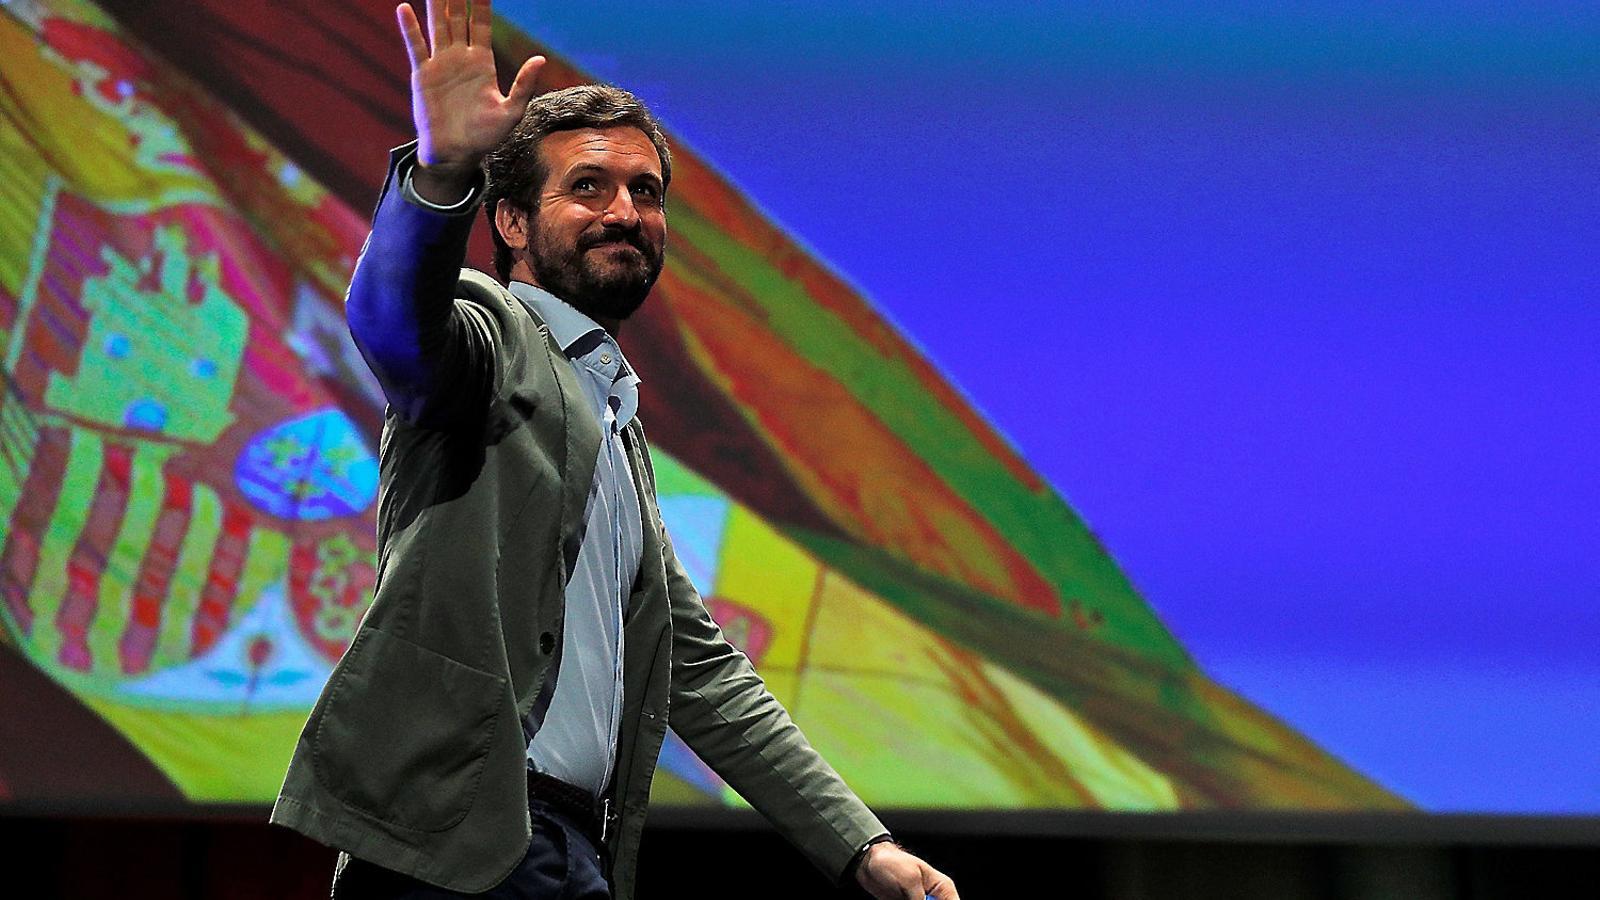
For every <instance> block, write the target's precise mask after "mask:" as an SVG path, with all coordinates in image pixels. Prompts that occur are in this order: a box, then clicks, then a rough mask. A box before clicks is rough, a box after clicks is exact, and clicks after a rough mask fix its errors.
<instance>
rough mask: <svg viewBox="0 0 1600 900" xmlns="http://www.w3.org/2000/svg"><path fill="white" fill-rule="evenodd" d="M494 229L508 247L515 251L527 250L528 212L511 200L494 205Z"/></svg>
mask: <svg viewBox="0 0 1600 900" xmlns="http://www.w3.org/2000/svg"><path fill="white" fill-rule="evenodd" d="M494 227H495V229H496V230H497V231H499V232H500V239H501V240H503V241H505V242H506V246H507V247H510V248H511V249H513V250H524V249H527V246H528V211H527V210H525V209H523V208H522V207H520V206H517V205H516V204H514V203H512V202H511V201H510V200H501V201H500V202H499V203H496V204H495V205H494Z"/></svg>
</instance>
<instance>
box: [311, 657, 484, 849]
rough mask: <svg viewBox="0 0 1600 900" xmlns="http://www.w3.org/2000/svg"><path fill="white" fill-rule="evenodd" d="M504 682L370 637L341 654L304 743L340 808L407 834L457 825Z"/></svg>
mask: <svg viewBox="0 0 1600 900" xmlns="http://www.w3.org/2000/svg"><path fill="white" fill-rule="evenodd" d="M506 695H507V685H506V679H505V678H503V677H500V676H496V675H491V674H489V673H487V672H480V671H478V670H477V669H474V668H472V667H470V666H466V665H462V664H461V663H459V662H456V661H455V660H453V659H451V658H449V657H447V656H442V655H440V654H438V653H435V652H433V651H432V650H428V649H426V648H424V647H419V646H417V645H416V644H413V643H411V642H410V641H407V640H405V639H403V638H397V637H394V636H391V635H388V634H385V633H384V632H382V631H378V630H376V629H370V628H369V629H364V630H362V631H361V632H360V633H359V634H358V635H357V636H356V639H355V642H354V643H352V644H351V645H350V650H349V652H348V653H346V654H345V658H344V660H343V662H341V664H340V666H339V671H338V673H337V674H336V675H335V676H334V680H333V683H332V684H331V685H330V686H329V689H328V695H327V702H326V704H325V705H324V707H323V709H322V715H321V718H320V720H319V721H318V722H317V726H316V732H315V735H314V737H313V739H312V747H311V751H312V757H311V758H312V763H313V767H314V769H315V771H316V774H317V780H318V781H319V782H321V783H322V786H323V788H324V789H325V790H327V791H328V792H329V793H330V794H332V795H333V796H334V797H335V798H337V799H338V800H339V801H341V802H342V803H344V804H345V805H347V806H349V807H350V808H352V809H355V810H357V811H359V812H362V813H365V814H367V815H369V816H371V817H373V818H375V819H378V820H380V821H382V822H385V823H388V824H391V825H395V826H398V827H401V828H406V829H410V830H413V831H424V832H435V831H444V830H446V829H448V828H451V827H453V826H455V825H456V824H458V823H459V822H460V821H461V820H462V819H463V818H465V817H466V815H467V812H468V811H469V810H470V809H471V808H472V804H473V802H474V801H475V800H476V799H477V795H478V788H479V784H480V782H481V781H482V776H483V769H484V765H485V762H486V761H487V759H488V756H489V748H490V746H491V743H492V741H493V739H494V731H495V727H496V724H497V722H498V720H499V717H500V710H501V709H502V708H503V707H504V705H505V703H506Z"/></svg>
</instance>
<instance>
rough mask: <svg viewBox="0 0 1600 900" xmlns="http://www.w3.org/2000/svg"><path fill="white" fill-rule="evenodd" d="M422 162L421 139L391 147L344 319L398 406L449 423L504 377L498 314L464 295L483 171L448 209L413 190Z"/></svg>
mask: <svg viewBox="0 0 1600 900" xmlns="http://www.w3.org/2000/svg"><path fill="white" fill-rule="evenodd" d="M415 165H416V142H415V141H413V142H411V143H409V144H405V145H403V146H400V147H397V148H395V149H394V150H393V151H392V152H391V153H390V155H389V174H388V176H387V177H386V178H385V179H384V184H383V192H382V194H381V195H380V196H379V199H378V206H377V210H376V211H375V212H374V213H373V216H372V231H371V232H370V233H369V234H368V235H367V240H366V243H365V245H363V247H362V248H361V256H360V258H359V259H357V261H356V267H355V272H354V274H353V275H352V276H351V279H350V290H349V291H348V293H346V295H345V318H346V320H347V321H348V322H349V325H350V335H351V337H352V338H354V339H355V344H356V347H357V349H359V350H360V351H361V355H362V357H363V358H364V359H365V360H366V361H367V365H368V366H369V367H370V368H371V369H372V372H373V374H374V375H376V376H377V379H378V383H379V385H380V386H382V388H383V393H384V396H385V398H386V399H387V400H388V401H389V406H390V409H391V410H392V411H393V412H394V413H395V414H397V415H399V416H400V417H401V418H403V419H405V420H406V421H408V422H411V423H413V424H417V425H424V426H444V425H448V424H450V423H452V422H453V421H455V420H457V419H459V418H461V417H462V416H464V415H466V414H469V413H471V412H473V411H480V412H481V411H482V410H483V409H485V408H486V407H487V405H488V403H489V400H490V399H491V398H492V397H493V396H494V395H495V392H496V391H497V390H498V384H499V380H500V375H499V371H498V370H499V366H498V363H497V347H498V346H499V340H498V331H499V329H498V327H497V325H496V322H495V320H494V318H493V317H492V316H491V315H489V313H488V312H487V311H486V310H484V309H482V308H481V307H478V306H477V305H475V304H473V303H470V302H468V301H466V300H460V299H457V297H456V295H457V293H458V291H457V288H456V284H457V281H458V279H459V278H460V277H461V272H462V270H461V263H462V261H463V260H464V259H465V257H466V251H467V238H468V236H469V235H470V234H471V232H472V222H473V218H474V214H475V213H476V212H477V209H478V203H477V198H478V197H479V196H480V195H481V193H482V180H481V179H482V175H481V174H480V175H479V179H480V180H479V182H478V184H476V185H474V187H473V192H472V195H471V201H472V202H466V203H463V204H461V205H460V207H459V209H456V210H451V211H443V210H440V209H437V208H430V207H427V206H424V205H422V204H421V203H418V202H416V200H414V199H408V198H407V197H406V192H405V190H404V189H403V185H404V183H405V179H406V177H407V176H408V174H409V173H410V170H411V168H412V167H413V166H415Z"/></svg>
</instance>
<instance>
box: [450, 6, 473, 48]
mask: <svg viewBox="0 0 1600 900" xmlns="http://www.w3.org/2000/svg"><path fill="white" fill-rule="evenodd" d="M444 18H445V21H446V22H449V23H450V40H451V42H452V43H456V44H465V43H467V42H468V40H469V38H468V30H467V0H444Z"/></svg>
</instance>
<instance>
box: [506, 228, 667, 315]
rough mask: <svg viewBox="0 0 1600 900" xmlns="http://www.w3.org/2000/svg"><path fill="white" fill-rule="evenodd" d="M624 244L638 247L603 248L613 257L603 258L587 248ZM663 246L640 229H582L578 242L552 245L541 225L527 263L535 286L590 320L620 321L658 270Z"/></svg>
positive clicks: (637, 302) (639, 300)
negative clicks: (653, 244)
mask: <svg viewBox="0 0 1600 900" xmlns="http://www.w3.org/2000/svg"><path fill="white" fill-rule="evenodd" d="M619 242H620V243H623V244H626V245H627V246H629V247H632V248H633V249H634V250H635V251H637V255H635V254H634V253H631V252H628V251H626V250H623V251H618V250H614V249H607V250H601V251H599V252H600V253H603V254H608V255H610V256H611V257H612V259H611V260H610V262H609V263H601V262H600V261H599V260H596V259H594V258H593V257H594V256H595V255H596V254H593V253H590V252H589V251H590V250H591V249H592V248H594V247H599V246H603V245H606V244H613V243H619ZM665 256H666V254H665V248H664V247H663V248H661V249H659V250H658V249H655V248H652V247H651V246H650V242H649V240H648V239H646V238H645V236H644V232H643V230H641V229H639V228H634V229H631V230H629V229H622V228H605V229H597V230H593V231H586V232H584V233H583V234H582V235H580V236H579V237H578V243H577V246H576V247H570V248H562V247H553V246H551V242H550V241H549V240H548V239H547V238H546V236H545V233H544V232H543V231H542V230H537V229H536V230H535V234H534V239H533V241H532V242H531V243H530V244H529V245H528V264H529V265H530V266H531V267H532V268H533V274H534V277H535V278H537V279H538V280H539V286H540V287H542V288H544V289H545V290H547V291H549V292H550V293H552V294H554V295H555V296H557V297H559V298H561V299H562V300H565V301H566V302H567V303H569V304H571V305H572V307H573V308H574V309H576V310H578V312H581V313H583V314H584V315H586V316H588V317H589V318H591V319H596V320H599V319H611V320H615V321H618V322H620V321H622V320H623V319H626V318H627V317H628V316H630V315H632V314H633V312H634V310H636V309H638V308H639V306H640V304H642V303H644V298H645V297H646V296H647V295H649V293H650V288H652V287H654V286H655V283H656V278H657V277H658V276H660V275H661V264H662V261H663V259H664V258H665Z"/></svg>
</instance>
